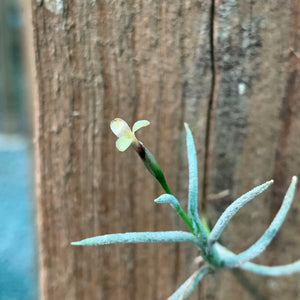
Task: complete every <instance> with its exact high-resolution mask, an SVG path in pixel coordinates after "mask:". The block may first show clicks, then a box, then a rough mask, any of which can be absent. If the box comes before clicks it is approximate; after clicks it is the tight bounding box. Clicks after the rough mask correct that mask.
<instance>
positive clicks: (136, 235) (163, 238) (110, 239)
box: [71, 231, 198, 246]
mask: <svg viewBox="0 0 300 300" xmlns="http://www.w3.org/2000/svg"><path fill="white" fill-rule="evenodd" d="M161 242H191V243H194V244H197V243H198V240H197V238H196V237H195V236H194V235H193V234H192V233H189V232H185V231H156V232H126V233H114V234H105V235H100V236H95V237H91V238H87V239H84V240H81V241H77V242H72V243H71V245H73V246H96V245H108V244H120V243H161Z"/></svg>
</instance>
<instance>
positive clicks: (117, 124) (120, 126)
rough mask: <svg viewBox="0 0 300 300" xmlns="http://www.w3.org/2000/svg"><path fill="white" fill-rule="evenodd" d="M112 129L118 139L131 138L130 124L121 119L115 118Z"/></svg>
mask: <svg viewBox="0 0 300 300" xmlns="http://www.w3.org/2000/svg"><path fill="white" fill-rule="evenodd" d="M110 129H111V130H112V132H113V133H114V134H115V135H116V136H117V137H122V136H127V137H130V136H131V135H132V132H131V130H130V128H129V126H128V124H127V123H126V122H125V121H124V120H122V119H120V118H115V119H113V120H112V121H111V122H110Z"/></svg>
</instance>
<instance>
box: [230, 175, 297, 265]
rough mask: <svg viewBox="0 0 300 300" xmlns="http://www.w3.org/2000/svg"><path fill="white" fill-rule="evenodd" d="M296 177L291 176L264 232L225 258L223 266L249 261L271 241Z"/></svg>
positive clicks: (280, 223) (290, 201)
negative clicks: (254, 240)
mask: <svg viewBox="0 0 300 300" xmlns="http://www.w3.org/2000/svg"><path fill="white" fill-rule="evenodd" d="M296 184H297V177H296V176H294V177H293V178H292V182H291V184H290V186H289V188H288V190H287V192H286V194H285V197H284V199H283V202H282V205H281V207H280V209H279V211H278V212H277V214H276V216H275V218H274V219H273V221H272V223H271V224H270V226H269V227H268V229H267V230H266V231H265V232H264V234H263V235H262V236H261V237H260V238H259V239H258V240H257V241H256V242H255V243H254V244H253V245H252V246H251V247H249V248H248V249H247V250H245V251H243V252H241V253H240V254H237V255H235V256H234V257H232V258H228V259H226V260H225V261H224V262H225V266H227V267H237V266H240V265H242V264H243V263H244V262H246V261H249V260H251V259H253V258H255V257H256V256H258V255H259V254H261V253H262V252H263V251H264V250H265V249H266V247H267V246H268V245H269V244H270V243H271V241H272V239H273V238H274V236H275V235H276V234H277V232H278V230H279V229H280V227H281V225H282V223H283V221H284V219H285V217H286V215H287V213H288V211H289V209H290V207H291V204H292V202H293V199H294V194H295V190H296Z"/></svg>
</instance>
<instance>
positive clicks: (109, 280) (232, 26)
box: [32, 0, 300, 300]
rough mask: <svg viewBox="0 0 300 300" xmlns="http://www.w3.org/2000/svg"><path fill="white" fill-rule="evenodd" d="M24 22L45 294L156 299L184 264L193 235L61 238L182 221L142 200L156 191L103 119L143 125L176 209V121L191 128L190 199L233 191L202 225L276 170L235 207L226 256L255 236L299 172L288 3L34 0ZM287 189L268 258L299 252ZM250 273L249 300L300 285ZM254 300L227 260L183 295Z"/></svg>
mask: <svg viewBox="0 0 300 300" xmlns="http://www.w3.org/2000/svg"><path fill="white" fill-rule="evenodd" d="M32 18H33V29H34V46H35V68H36V73H37V86H38V95H37V97H36V99H35V107H36V109H35V110H36V111H35V115H36V120H37V121H36V140H37V145H36V159H37V161H38V162H39V164H37V182H39V184H38V186H37V189H38V191H37V194H38V199H37V213H38V223H39V236H40V239H39V244H40V274H41V295H42V299H121V300H122V299H165V298H167V297H168V295H170V293H171V292H172V291H173V290H174V289H175V288H176V286H178V285H179V284H180V283H181V282H182V281H183V280H184V279H185V278H186V277H187V276H188V275H189V274H190V273H191V271H192V270H193V269H195V268H196V266H195V265H194V264H193V258H194V257H195V256H196V255H198V254H197V251H196V250H195V249H194V247H193V246H190V245H172V244H170V245H123V246H120V245H118V246H105V247H99V248H98V247H92V248H73V247H71V246H69V243H70V242H71V241H73V240H78V239H81V238H84V237H88V236H93V235H97V234H104V233H113V232H122V231H142V230H165V229H185V227H184V225H183V224H182V222H181V221H179V220H178V219H177V218H176V216H175V214H174V213H173V212H172V211H170V209H169V207H167V206H158V205H154V204H153V199H155V198H156V197H157V196H158V195H159V194H160V193H162V190H161V189H160V187H159V186H158V185H157V184H156V183H155V182H154V181H153V179H152V178H151V176H150V175H149V174H148V173H147V171H146V170H145V169H144V167H143V165H142V163H141V162H140V161H139V160H138V157H137V156H136V154H135V153H134V152H133V151H126V152H125V153H119V152H118V151H117V150H116V149H115V147H114V143H115V137H114V136H113V134H112V133H111V132H110V129H109V122H110V120H111V119H113V118H114V117H121V118H124V119H125V120H127V121H128V122H129V123H130V125H132V124H133V123H134V121H136V120H138V119H148V120H150V121H151V126H150V127H148V128H145V129H142V130H141V132H138V137H139V138H140V139H141V140H142V141H143V142H144V144H145V145H146V146H147V147H148V148H149V149H150V150H151V151H152V152H153V153H154V154H155V156H156V158H157V159H158V161H159V162H160V163H161V166H162V168H163V170H165V174H166V178H167V180H168V182H169V185H170V187H171V190H172V191H174V193H175V194H176V196H178V198H179V199H180V200H181V201H182V203H183V205H185V204H186V199H187V184H188V178H187V175H188V170H187V162H186V151H185V134H184V130H183V122H188V123H189V124H190V127H191V129H192V131H193V133H194V136H195V141H196V145H197V151H198V158H199V175H200V178H199V187H200V191H199V194H200V195H201V196H202V199H200V200H202V204H201V206H202V207H204V208H205V207H206V204H205V203H206V201H207V198H209V197H208V196H209V195H208V194H211V193H216V192H220V191H222V190H224V189H230V195H229V196H228V197H227V198H225V199H218V200H213V201H211V202H209V203H208V205H207V206H208V212H209V214H210V215H211V217H212V222H214V221H215V220H216V217H217V216H218V215H219V214H220V213H221V211H223V210H224V208H225V207H226V206H227V205H228V204H229V203H230V202H231V201H232V200H233V199H234V198H236V197H237V196H238V195H240V194H241V193H243V192H246V191H247V190H248V189H250V188H251V187H252V186H254V185H256V184H259V183H261V182H263V181H265V180H267V179H269V178H270V177H274V178H275V179H276V187H277V190H275V189H274V190H272V191H271V193H269V194H267V195H268V197H267V198H266V199H265V200H262V199H261V201H256V202H254V203H253V204H250V205H248V206H247V207H246V208H245V209H244V210H243V211H242V212H241V213H239V214H238V215H237V217H236V218H235V219H234V220H233V223H232V225H231V226H229V228H228V230H227V231H226V232H225V233H224V238H222V241H223V242H224V243H225V244H226V245H228V246H229V247H230V248H232V249H233V250H236V251H238V250H242V249H244V248H245V247H246V246H247V245H249V244H250V243H251V242H253V241H255V239H256V238H257V237H259V235H260V234H261V233H262V232H263V230H264V228H265V227H266V226H267V224H268V221H269V220H270V218H271V216H272V215H274V208H275V206H274V205H273V204H274V203H276V208H277V207H278V201H279V200H280V199H281V196H282V192H283V191H284V190H285V189H286V186H287V182H288V180H289V178H290V177H291V176H292V175H294V174H295V175H299V174H297V172H298V171H297V169H296V168H297V160H298V159H299V157H300V156H299V155H298V151H299V150H298V149H299V147H297V145H298V140H297V138H296V137H297V134H298V132H299V125H298V122H299V121H298V119H299V117H298V113H299V109H298V104H297V100H296V99H298V97H297V96H298V95H299V83H298V82H297V80H298V79H297V76H296V75H297V74H298V72H299V56H298V52H299V45H298V44H297V43H298V41H299V38H298V39H297V37H298V36H299V29H298V28H299V26H298V25H297V24H299V23H297V22H299V4H298V3H297V2H296V0H293V1H279V0H278V1H270V2H269V1H267V2H263V3H262V2H255V1H251V2H248V1H247V2H239V1H236V0H230V1H218V0H215V1H213V2H200V1H184V3H183V2H179V1H171V0H169V1H133V0H132V1H74V2H72V4H71V3H69V2H67V1H44V2H40V3H39V2H32ZM282 105H283V107H285V109H284V110H283V112H282V114H280V110H281V107H282ZM283 116H285V117H286V118H283ZM276 153H277V154H276ZM281 176H283V179H282V177H281ZM278 189H279V190H278ZM273 199H274V200H273ZM297 199H299V196H297ZM297 199H296V201H295V204H294V206H293V211H292V213H291V217H290V218H292V219H289V220H288V222H287V224H288V225H287V226H286V227H285V228H283V231H282V235H280V237H279V239H278V240H277V241H280V240H283V241H285V244H286V245H287V247H286V248H284V250H283V249H282V246H280V243H279V242H277V243H275V244H274V245H273V246H272V247H270V248H269V249H268V250H270V252H269V254H266V255H263V256H261V258H260V260H259V261H260V262H270V263H273V262H275V260H274V259H272V258H273V257H274V256H275V257H279V255H278V253H282V252H283V251H284V252H285V251H286V252H285V253H289V254H288V255H287V254H286V255H285V256H284V257H283V256H282V257H280V263H285V262H290V259H292V258H294V259H296V258H297V257H296V254H297V249H299V243H300V242H299V241H298V240H297V239H296V238H295V235H296V231H297V230H296V228H297V224H298V222H300V221H299V216H298V215H297V211H298V210H297V207H298V204H297V203H298V202H299V201H298V202H297ZM293 226H294V227H293ZM250 229H251V230H250ZM288 231H289V232H291V233H287V232H288ZM292 235H293V236H292ZM248 237H249V238H248ZM288 243H289V244H292V245H294V247H289V249H288ZM290 248H293V249H290ZM286 259H287V260H288V261H286ZM278 262H279V259H278ZM242 276H244V275H239V278H240V280H242V279H243V277H242ZM246 276H248V275H246ZM250 278H251V280H253V281H254V284H255V285H257V286H258V289H257V290H255V289H254V291H253V289H252V293H255V295H256V296H255V297H256V298H258V299H259V298H260V299H264V297H267V298H269V299H272V298H274V299H275V298H276V297H277V296H278V295H279V293H280V291H282V293H283V292H284V293H285V294H284V295H285V296H284V298H286V299H287V298H288V297H290V298H295V297H292V296H291V295H295V294H297V293H299V291H298V289H299V288H298V285H297V284H295V282H297V280H299V276H294V277H290V279H288V280H286V279H284V280H282V279H278V280H277V279H276V280H274V279H269V278H263V279H262V278H261V277H258V276H250ZM244 281H248V282H249V280H248V277H246V279H245V280H244ZM248 288H249V287H248ZM251 297H252V298H253V296H251V295H250V292H249V291H246V290H245V289H244V288H242V287H241V286H240V285H239V284H238V281H237V280H236V279H235V277H233V276H232V275H231V273H230V272H228V271H224V272H221V273H220V274H218V275H213V276H210V277H208V278H207V279H206V280H205V281H204V282H203V284H202V285H201V289H200V290H199V291H198V293H197V292H195V293H194V294H193V295H192V297H191V298H190V299H199V298H201V299H210V298H214V299H224V298H230V299H241V298H242V299H251ZM282 297H283V296H282ZM282 297H281V298H282ZM277 299H278V298H277Z"/></svg>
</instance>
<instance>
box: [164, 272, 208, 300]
mask: <svg viewBox="0 0 300 300" xmlns="http://www.w3.org/2000/svg"><path fill="white" fill-rule="evenodd" d="M210 272H212V270H211V268H210V267H208V266H204V267H202V268H200V269H199V270H197V271H195V272H194V273H193V274H192V276H190V277H189V278H188V279H187V280H186V281H185V282H184V283H183V284H182V285H181V286H180V287H179V288H178V289H177V290H176V291H175V293H174V294H172V295H171V296H170V297H169V298H168V299H167V300H183V299H186V298H187V297H188V296H189V295H190V294H191V293H192V292H193V290H194V289H195V287H197V286H198V284H199V282H200V281H201V279H202V278H203V277H204V276H205V275H207V274H208V273H210Z"/></svg>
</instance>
